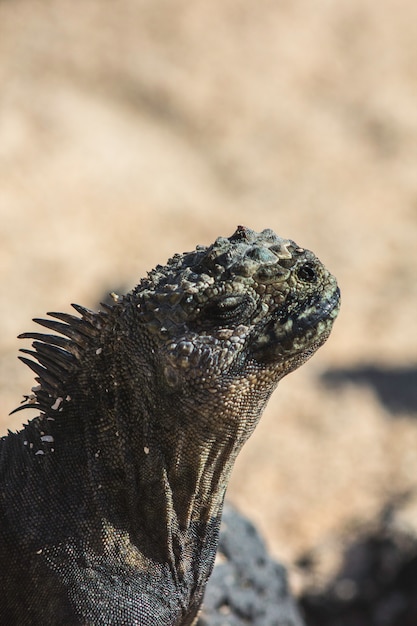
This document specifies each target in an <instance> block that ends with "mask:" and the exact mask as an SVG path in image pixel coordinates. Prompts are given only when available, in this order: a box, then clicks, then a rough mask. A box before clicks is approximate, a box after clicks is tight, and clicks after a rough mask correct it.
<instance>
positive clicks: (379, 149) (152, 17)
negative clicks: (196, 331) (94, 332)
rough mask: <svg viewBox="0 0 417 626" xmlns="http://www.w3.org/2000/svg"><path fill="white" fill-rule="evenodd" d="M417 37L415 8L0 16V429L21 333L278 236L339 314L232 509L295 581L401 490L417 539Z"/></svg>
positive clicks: (66, 6)
mask: <svg viewBox="0 0 417 626" xmlns="http://www.w3.org/2000/svg"><path fill="white" fill-rule="evenodd" d="M416 24H417V4H416V3H415V2H413V1H412V0H380V2H378V3H377V4H376V3H375V2H373V1H371V0H349V1H348V0H339V1H338V2H329V1H328V0H317V1H316V2H314V3H311V2H307V0H291V1H289V0H281V1H276V2H273V1H271V0H269V1H268V0H262V1H261V2H257V3H253V2H249V1H248V0H246V1H243V0H226V1H225V0H222V1H221V2H220V1H218V0H215V1H213V2H210V3H208V2H202V1H201V0H195V1H194V2H186V1H184V0H171V2H165V1H162V0H160V1H157V2H151V1H149V0H148V1H147V2H146V1H139V0H135V1H134V0H121V1H119V2H115V1H111V0H109V1H108V2H103V1H102V0H83V2H82V3H74V2H71V1H70V0H66V1H65V0H55V1H54V2H45V1H44V0H42V1H41V0H39V1H36V0H32V1H31V0H14V1H12V0H0V220H1V221H0V276H1V292H0V311H1V320H2V323H1V336H0V357H1V359H0V408H1V412H0V413H1V415H2V420H1V429H2V432H5V431H6V428H11V429H15V428H18V427H19V425H20V423H21V419H22V417H21V415H22V414H17V415H15V416H13V417H8V413H9V411H10V410H12V409H13V408H14V407H15V406H16V405H17V404H18V403H19V401H20V398H21V396H22V394H24V393H26V392H27V391H28V390H29V388H30V387H31V386H32V374H31V373H30V371H29V370H28V369H27V368H25V367H24V366H23V365H22V364H20V363H19V362H18V361H17V359H16V354H17V350H18V348H19V347H21V345H20V344H21V343H22V342H20V343H19V342H18V340H17V339H15V337H16V335H17V334H18V333H19V332H23V331H25V330H29V329H31V328H33V323H32V322H31V318H32V317H36V316H42V315H43V314H44V313H45V311H47V310H66V311H67V310H68V309H69V303H70V302H79V303H81V304H84V305H86V306H92V307H94V306H95V305H96V304H97V302H98V301H99V300H100V299H101V298H102V297H103V294H105V293H106V292H108V291H110V290H113V289H116V290H124V289H129V288H131V287H132V286H134V285H135V284H136V283H137V282H138V280H139V278H140V277H141V276H143V275H144V273H145V272H146V270H149V269H151V268H152V267H153V266H154V265H155V264H157V263H159V262H161V263H163V262H165V260H166V259H167V258H168V256H170V255H171V254H172V253H174V252H181V251H184V250H190V249H193V248H194V247H195V245H196V244H197V243H203V244H209V243H211V242H212V241H213V240H214V238H215V237H217V236H218V235H225V236H228V235H230V234H231V233H232V232H233V231H234V229H235V227H236V225H237V224H245V225H247V226H250V227H252V228H254V229H256V230H261V229H263V228H266V227H270V228H273V229H274V230H275V231H276V232H277V233H278V234H280V235H282V236H286V237H290V238H292V239H294V240H296V241H297V243H299V244H300V245H302V246H304V247H308V248H310V249H312V250H314V251H315V252H316V253H317V255H318V256H319V257H320V258H321V259H322V260H323V262H325V264H326V265H327V266H328V267H329V269H331V271H332V272H333V273H334V274H335V275H336V276H337V277H338V280H339V282H340V286H341V290H342V296H343V306H342V311H341V314H340V317H339V319H338V321H337V323H336V326H335V328H334V332H333V334H332V336H331V338H330V340H329V341H328V343H327V344H326V345H325V347H324V348H323V349H321V350H320V352H319V353H318V354H317V355H316V356H315V357H314V359H313V360H312V361H310V362H309V363H308V364H307V365H306V366H304V367H303V368H302V369H301V370H299V371H298V372H296V373H294V374H292V375H291V376H290V377H288V379H285V380H284V381H283V382H282V383H281V385H280V388H279V389H278V391H277V392H276V393H275V395H274V397H273V399H272V400H271V402H270V404H269V406H268V409H267V411H266V412H265V414H264V417H263V419H262V421H261V424H260V426H259V427H258V429H257V431H256V433H255V434H254V435H253V437H252V439H251V440H250V441H249V442H248V444H247V445H246V447H245V449H244V450H243V452H242V454H241V456H240V458H239V459H238V462H237V465H236V468H235V471H234V475H233V478H232V481H231V485H230V489H229V498H230V499H232V500H233V501H234V502H235V504H237V505H238V506H239V508H240V509H241V510H242V511H243V512H245V513H246V514H247V515H249V516H250V517H251V519H252V520H253V521H254V522H255V523H256V524H257V525H258V526H259V528H260V529H261V530H262V532H263V533H264V534H265V536H266V537H267V541H268V544H269V546H270V549H271V550H272V552H273V553H274V554H275V555H276V556H278V557H279V558H280V559H281V560H283V561H284V562H285V563H286V564H287V565H289V566H290V568H291V571H292V579H293V585H294V587H295V588H297V585H299V584H300V578H299V575H298V574H297V569H296V567H295V566H294V563H295V562H296V560H297V558H298V557H299V556H300V554H302V553H303V552H305V551H306V550H316V551H319V552H320V551H322V552H323V554H327V557H326V558H327V560H328V562H329V563H330V561H332V560H333V561H335V560H337V555H338V548H337V546H338V545H339V542H340V540H341V538H342V537H346V535H349V533H350V534H352V533H354V530H353V529H354V528H355V527H356V526H357V525H358V524H367V523H371V522H372V520H373V519H375V517H376V516H377V515H378V513H379V512H380V510H381V509H382V507H383V506H384V505H385V503H386V502H387V501H388V500H390V499H391V498H392V497H394V496H395V495H397V494H401V493H404V492H405V491H409V492H410V494H411V504H410V505H409V507H408V509H407V511H406V513H405V514H404V524H405V525H408V526H409V527H410V528H414V529H417V505H414V504H413V503H415V502H416V501H417V496H416V497H415V496H414V494H417V420H416V418H417V400H416V388H417V369H416V368H417V365H416V360H417V330H416V322H415V314H416V309H417V281H416V267H417V242H416V235H417V37H416ZM332 381H333V384H331V383H332ZM24 417H25V416H24ZM329 555H330V556H329ZM323 558H324V557H323Z"/></svg>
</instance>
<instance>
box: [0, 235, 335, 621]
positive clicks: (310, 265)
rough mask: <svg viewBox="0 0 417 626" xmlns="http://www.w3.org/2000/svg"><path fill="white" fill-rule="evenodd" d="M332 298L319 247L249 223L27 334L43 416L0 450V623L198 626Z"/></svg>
mask: <svg viewBox="0 0 417 626" xmlns="http://www.w3.org/2000/svg"><path fill="white" fill-rule="evenodd" d="M339 300H340V296H339V289H338V287H337V284H336V280H335V279H334V278H333V276H332V275H331V274H330V273H329V272H328V271H327V270H326V269H325V268H324V266H323V265H322V264H321V263H320V261H319V260H318V259H317V258H316V257H315V256H314V254H313V253H312V252H309V251H307V250H305V249H303V248H300V247H299V246H297V245H296V244H295V243H294V242H293V241H291V240H287V239H282V238H280V237H278V236H277V235H275V233H274V232H273V231H272V230H264V231H262V232H261V233H256V232H254V231H252V230H250V229H248V228H245V227H242V226H241V227H238V228H237V230H236V232H235V233H234V234H233V235H232V236H231V237H229V238H224V237H220V238H218V239H217V240H216V241H215V242H214V243H213V244H212V245H211V246H209V247H204V246H197V248H196V249H195V250H194V251H193V252H188V253H184V254H176V255H175V256H174V257H173V258H172V259H170V260H169V261H168V262H167V264H166V265H165V266H160V265H158V266H157V267H156V268H155V269H154V270H153V271H151V272H150V273H149V274H148V277H147V278H145V279H143V280H142V281H141V282H140V283H139V285H138V286H137V287H136V288H135V289H134V290H133V291H132V292H130V293H128V294H127V295H125V296H123V297H119V298H117V301H116V302H115V303H114V305H112V306H104V307H103V310H102V311H100V312H98V313H95V312H92V311H90V310H88V309H86V308H84V307H81V306H79V305H76V304H74V305H72V306H73V307H74V309H75V310H76V311H77V313H78V315H70V314H67V313H49V314H48V315H49V318H48V319H36V320H34V321H36V322H37V323H38V324H40V325H41V326H43V327H46V328H47V329H49V330H52V331H53V332H54V333H56V334H49V333H44V332H27V333H23V334H22V335H20V337H22V338H25V339H27V338H29V339H32V340H34V341H33V344H32V346H33V350H28V349H23V350H22V352H24V353H25V354H27V355H29V357H32V358H28V357H27V356H23V357H20V358H21V359H22V361H24V362H25V363H26V364H27V365H29V367H31V368H32V370H34V372H35V373H36V381H37V383H38V386H36V387H34V388H33V390H32V391H33V394H31V395H30V396H28V397H26V401H25V402H24V404H23V405H22V406H21V407H20V408H34V409H36V410H37V411H38V412H39V415H38V416H37V417H35V418H34V419H32V420H31V421H29V422H28V423H27V424H26V425H25V426H23V429H22V430H20V431H19V432H17V433H12V432H9V434H8V435H7V436H5V437H4V438H3V439H2V440H1V444H0V478H1V488H0V589H1V597H0V623H1V624H7V625H12V624H15V625H18V626H26V625H37V626H39V625H44V624H48V625H59V626H61V625H66V626H72V625H74V626H75V625H88V626H109V625H117V626H121V625H133V624H140V625H141V626H167V625H170V626H177V625H178V626H179V625H181V626H188V625H190V624H192V623H193V622H194V621H195V619H196V616H197V613H198V610H199V607H200V604H201V601H202V597H203V594H204V589H205V585H206V582H207V579H208V577H209V575H210V572H211V570H212V567H213V561H214V557H215V553H216V547H217V541H218V532H219V525H220V519H221V513H222V506H223V499H224V495H225V490H226V486H227V482H228V479H229V475H230V472H231V469H232V466H233V463H234V460H235V458H236V456H237V454H238V452H239V450H240V449H241V447H242V445H243V444H244V442H245V441H246V440H247V438H248V437H249V435H250V434H251V433H252V431H253V430H254V428H255V426H256V423H257V422H258V420H259V418H260V415H261V413H262V411H263V409H264V407H265V404H266V402H267V401H268V398H269V397H270V395H271V393H272V391H273V390H274V388H275V387H276V385H277V383H278V381H279V380H280V379H281V378H282V377H283V376H285V375H286V374H288V373H289V372H291V371H292V370H294V369H296V368H297V367H299V366H300V365H301V364H302V363H304V361H306V359H308V358H309V357H311V356H312V354H313V353H314V352H315V351H316V350H317V348H319V347H320V346H321V345H322V344H323V343H324V341H325V340H326V339H327V337H328V335H329V333H330V330H331V327H332V324H333V321H334V319H335V317H336V315H337V313H338V309H339ZM33 359H35V360H33Z"/></svg>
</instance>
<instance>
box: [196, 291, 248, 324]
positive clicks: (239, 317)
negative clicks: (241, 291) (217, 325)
mask: <svg viewBox="0 0 417 626" xmlns="http://www.w3.org/2000/svg"><path fill="white" fill-rule="evenodd" d="M253 304H254V303H253V301H252V298H250V297H249V296H248V295H230V296H220V297H218V298H217V299H215V300H212V301H211V302H210V303H209V304H208V305H207V306H206V307H204V309H203V310H202V315H203V317H204V319H205V320H207V321H211V322H232V323H240V322H243V321H244V320H245V319H247V317H248V316H249V315H250V314H251V312H252V311H253Z"/></svg>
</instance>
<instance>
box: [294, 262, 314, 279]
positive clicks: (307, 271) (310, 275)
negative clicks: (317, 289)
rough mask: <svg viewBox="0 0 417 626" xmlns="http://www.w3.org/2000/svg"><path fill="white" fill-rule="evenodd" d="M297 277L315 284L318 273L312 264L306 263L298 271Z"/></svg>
mask: <svg viewBox="0 0 417 626" xmlns="http://www.w3.org/2000/svg"><path fill="white" fill-rule="evenodd" d="M297 276H298V278H299V279H300V280H302V281H303V282H305V283H313V282H314V281H315V280H316V278H317V272H316V270H315V269H314V267H313V266H312V264H311V263H304V264H303V265H301V267H299V268H298V269H297Z"/></svg>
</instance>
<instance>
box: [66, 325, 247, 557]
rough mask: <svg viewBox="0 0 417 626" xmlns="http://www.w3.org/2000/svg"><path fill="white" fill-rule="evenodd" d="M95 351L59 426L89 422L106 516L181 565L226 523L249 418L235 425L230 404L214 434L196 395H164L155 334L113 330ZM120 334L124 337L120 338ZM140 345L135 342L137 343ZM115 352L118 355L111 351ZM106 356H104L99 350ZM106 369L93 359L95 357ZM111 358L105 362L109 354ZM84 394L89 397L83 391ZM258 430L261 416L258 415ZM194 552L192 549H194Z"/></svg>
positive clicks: (87, 433) (93, 477) (93, 473)
mask: <svg viewBox="0 0 417 626" xmlns="http://www.w3.org/2000/svg"><path fill="white" fill-rule="evenodd" d="M106 332H111V333H112V334H114V337H112V336H111V335H110V336H105V337H103V338H102V342H101V345H104V346H106V348H103V353H101V352H100V342H99V343H98V344H97V346H96V345H95V346H93V347H92V348H91V350H90V356H88V355H87V356H86V357H85V359H84V360H85V362H83V361H81V362H80V371H79V373H78V375H77V377H76V380H75V387H76V388H77V389H78V391H77V392H76V391H75V390H74V391H71V394H70V395H71V398H72V399H71V402H70V403H68V406H67V405H65V407H64V409H65V410H64V413H62V414H61V415H62V417H60V420H61V421H62V420H65V419H68V418H67V416H66V412H67V411H68V412H70V413H71V414H73V415H74V416H75V419H76V420H77V419H78V420H80V428H79V433H80V436H82V441H77V442H74V445H83V446H84V447H85V451H86V458H87V467H88V472H89V475H90V480H89V482H90V486H91V494H92V498H94V501H95V506H96V509H97V512H98V515H99V516H100V517H101V518H102V519H103V520H106V522H108V523H110V524H111V525H112V526H113V527H117V528H119V529H120V528H121V529H122V530H125V531H126V532H128V533H129V537H130V539H131V541H133V543H134V544H136V545H138V546H140V547H141V548H140V549H141V551H142V552H147V555H148V556H149V557H151V558H154V559H157V560H159V559H165V560H168V561H173V562H175V563H176V567H177V561H178V558H179V555H181V553H182V552H183V551H184V550H186V549H187V546H188V544H189V541H190V540H191V538H192V537H195V536H196V534H195V526H196V525H198V527H199V531H198V537H199V541H201V538H202V537H204V528H206V527H207V528H212V526H213V521H215V520H217V522H219V520H220V516H221V510H222V506H223V499H224V494H225V490H226V486H227V482H228V479H229V475H230V472H231V469H232V466H233V463H234V460H235V458H236V456H237V454H238V452H239V450H240V448H241V446H242V445H243V443H244V441H245V439H246V438H247V436H248V434H249V433H242V421H241V419H239V420H236V419H232V417H231V419H228V416H227V411H228V410H229V411H232V409H227V408H225V407H224V408H223V409H222V408H221V407H220V409H219V410H220V411H221V417H222V419H219V420H218V421H219V424H220V423H223V424H228V427H227V428H226V427H223V428H222V427H220V426H218V425H217V424H216V426H215V428H213V427H212V429H211V430H210V429H209V428H207V425H206V426H205V422H206V421H207V420H206V418H207V416H205V415H204V414H200V415H199V414H195V413H194V412H193V411H195V408H193V409H192V408H191V407H195V406H199V404H200V405H201V406H202V411H204V401H203V400H202V402H201V403H198V402H197V404H196V402H195V400H196V398H195V397H194V398H193V402H192V403H189V405H190V411H188V408H187V393H185V392H184V394H183V396H184V397H182V398H181V397H178V395H173V396H172V397H170V396H169V395H167V394H166V393H162V392H161V390H160V389H158V372H157V371H156V370H155V369H154V365H153V363H152V358H150V357H149V354H151V353H152V350H150V349H149V345H147V347H146V355H145V356H146V358H145V356H142V354H143V353H145V350H144V348H143V345H144V343H143V342H145V341H149V338H148V337H140V336H139V335H138V332H137V329H136V331H135V336H134V339H133V340H132V338H131V336H130V333H129V332H128V331H126V333H125V334H123V333H122V332H121V329H120V327H119V328H116V329H114V330H113V331H108V330H106ZM116 338H117V339H116ZM132 341H134V343H135V344H136V345H132ZM109 347H110V349H109ZM97 353H99V354H97ZM95 355H96V356H97V357H100V358H97V364H95V363H94V356H95ZM101 357H102V358H101ZM84 390H85V392H84ZM251 421H252V426H250V427H249V430H250V431H251V430H252V429H253V428H254V427H255V424H256V421H257V415H254V416H253V418H252V420H251ZM188 549H189V548H188Z"/></svg>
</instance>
